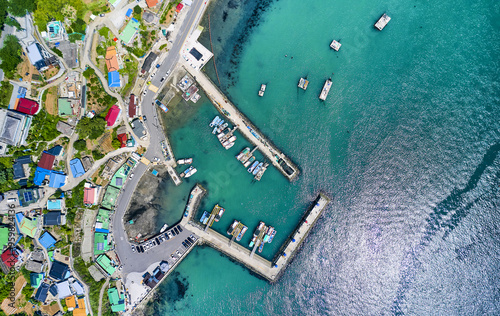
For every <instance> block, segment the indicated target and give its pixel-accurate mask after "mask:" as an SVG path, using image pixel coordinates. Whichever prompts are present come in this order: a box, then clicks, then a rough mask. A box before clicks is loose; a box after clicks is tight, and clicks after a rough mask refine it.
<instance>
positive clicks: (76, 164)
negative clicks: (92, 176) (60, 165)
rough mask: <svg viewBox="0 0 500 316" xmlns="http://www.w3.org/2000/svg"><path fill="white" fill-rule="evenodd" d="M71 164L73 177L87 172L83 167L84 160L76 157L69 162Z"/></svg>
mask: <svg viewBox="0 0 500 316" xmlns="http://www.w3.org/2000/svg"><path fill="white" fill-rule="evenodd" d="M69 166H70V168H71V174H72V175H73V178H78V177H81V176H83V175H84V174H85V169H83V164H82V161H81V160H80V159H78V158H75V159H73V160H71V161H70V162H69Z"/></svg>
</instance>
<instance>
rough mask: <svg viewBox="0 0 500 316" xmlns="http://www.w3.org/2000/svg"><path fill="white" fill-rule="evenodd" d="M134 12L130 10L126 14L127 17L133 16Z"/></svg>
mask: <svg viewBox="0 0 500 316" xmlns="http://www.w3.org/2000/svg"><path fill="white" fill-rule="evenodd" d="M132 12H134V11H132V9H128V10H127V13H126V14H125V15H126V16H127V17H130V16H131V15H132Z"/></svg>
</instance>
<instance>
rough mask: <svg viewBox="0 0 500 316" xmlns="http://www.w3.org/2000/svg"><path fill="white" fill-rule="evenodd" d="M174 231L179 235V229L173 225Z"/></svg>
mask: <svg viewBox="0 0 500 316" xmlns="http://www.w3.org/2000/svg"><path fill="white" fill-rule="evenodd" d="M174 232H175V234H176V235H179V231H178V230H177V227H174Z"/></svg>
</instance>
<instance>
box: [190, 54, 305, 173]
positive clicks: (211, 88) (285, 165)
mask: <svg viewBox="0 0 500 316" xmlns="http://www.w3.org/2000/svg"><path fill="white" fill-rule="evenodd" d="M181 62H182V63H183V65H184V68H185V69H186V70H187V71H188V72H189V73H190V74H191V75H192V76H193V77H194V78H195V79H196V81H197V82H198V84H199V85H200V87H201V88H202V89H203V90H204V91H205V93H206V94H207V96H208V97H209V98H210V100H211V101H212V103H213V104H214V106H215V107H216V108H217V110H218V111H219V112H221V114H223V115H224V116H226V117H227V119H229V120H230V121H231V123H233V125H235V126H237V127H238V128H239V131H240V133H241V134H242V135H243V136H244V137H245V138H246V139H247V140H248V141H249V142H250V143H252V144H253V145H255V146H257V147H258V148H259V150H260V152H261V153H262V154H263V155H264V156H265V157H266V158H267V159H268V160H269V161H270V162H271V163H272V164H273V165H274V166H275V167H276V168H277V169H278V170H279V171H280V172H281V173H282V174H283V175H284V176H285V177H286V178H287V179H288V180H290V181H292V180H293V179H295V178H296V177H297V176H298V175H299V173H300V171H299V168H298V167H297V166H296V165H295V164H294V163H293V162H292V161H291V160H290V159H289V158H288V157H287V156H286V155H285V154H284V153H282V152H281V151H280V150H279V149H278V148H277V147H276V146H275V145H274V144H273V143H272V142H271V141H270V140H268V139H267V138H266V137H265V136H264V135H263V134H262V133H261V132H260V131H259V130H258V129H257V128H256V127H255V125H253V124H252V122H251V121H250V120H249V119H248V118H247V117H245V116H244V115H243V113H241V112H240V111H239V110H238V109H237V108H236V106H235V105H234V104H232V103H231V101H229V100H228V99H227V98H226V96H225V95H224V94H223V93H222V92H221V91H220V90H219V88H217V86H216V85H215V84H214V83H213V82H212V81H211V80H210V78H208V77H207V76H206V75H205V74H204V73H203V72H200V71H197V70H195V69H193V68H192V67H190V66H189V65H187V64H186V63H185V61H184V60H183V61H181Z"/></svg>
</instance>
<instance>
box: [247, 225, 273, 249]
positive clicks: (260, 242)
mask: <svg viewBox="0 0 500 316" xmlns="http://www.w3.org/2000/svg"><path fill="white" fill-rule="evenodd" d="M275 235H276V230H275V229H274V227H272V226H266V224H265V223H264V222H260V223H259V225H258V226H257V228H256V229H255V231H254V232H253V237H252V240H251V241H250V243H249V244H248V247H250V248H252V247H254V246H258V247H259V248H258V250H259V252H262V249H264V244H265V243H271V242H272V241H273V239H274V236H275Z"/></svg>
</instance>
